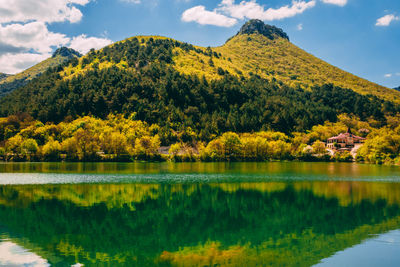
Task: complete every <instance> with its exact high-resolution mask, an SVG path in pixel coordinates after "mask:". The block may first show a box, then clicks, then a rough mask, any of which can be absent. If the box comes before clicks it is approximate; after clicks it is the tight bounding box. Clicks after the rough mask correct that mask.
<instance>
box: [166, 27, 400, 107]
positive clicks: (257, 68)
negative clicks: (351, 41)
mask: <svg viewBox="0 0 400 267" xmlns="http://www.w3.org/2000/svg"><path fill="white" fill-rule="evenodd" d="M248 25H252V26H253V27H251V26H248ZM271 28H272V30H271ZM260 33H261V34H260ZM213 50H214V51H215V52H216V53H218V54H220V55H221V56H220V57H218V58H213V62H214V65H215V68H210V67H209V66H207V65H208V64H207V62H208V60H207V61H205V60H204V59H205V58H204V56H202V55H201V54H199V53H196V52H191V53H180V54H179V56H177V57H176V58H174V61H175V62H176V63H177V64H176V67H177V69H178V70H179V71H180V72H182V73H187V74H189V73H191V74H198V75H205V76H206V77H208V78H218V77H220V76H218V75H217V71H216V69H217V68H218V67H222V68H224V69H226V70H228V71H229V72H230V73H232V74H238V73H239V74H242V73H243V75H244V76H249V75H250V73H254V74H257V75H259V76H261V77H263V78H266V79H268V80H270V81H271V80H272V79H276V80H278V81H281V82H283V83H284V84H286V85H288V86H291V87H301V88H303V89H309V88H311V87H312V86H314V85H323V84H327V83H332V84H334V85H336V86H339V87H342V88H349V89H352V90H354V91H355V92H357V93H360V94H364V95H365V94H372V95H375V96H377V97H379V98H381V99H385V100H389V101H395V102H398V103H400V93H399V92H397V91H395V90H393V89H389V88H386V87H383V86H380V85H378V84H375V83H372V82H369V81H367V80H365V79H362V78H359V77H357V76H355V75H353V74H351V73H348V72H345V71H343V70H341V69H339V68H337V67H334V66H332V65H330V64H328V63H326V62H324V61H323V60H321V59H319V58H317V57H315V56H313V55H311V54H309V53H307V52H305V51H304V50H302V49H300V48H299V47H297V46H295V45H294V44H292V43H291V42H290V41H289V38H288V37H287V35H286V34H285V33H284V32H283V31H282V30H280V29H277V28H275V27H273V26H272V27H271V26H268V25H264V23H263V22H261V21H257V20H253V21H249V22H247V23H246V24H245V25H244V26H243V27H242V29H241V30H240V32H239V33H238V34H237V35H236V36H234V37H233V38H231V39H229V40H228V41H227V42H226V43H225V44H224V45H222V46H220V47H216V48H213ZM198 58H200V59H202V60H203V62H204V63H203V62H199V60H198ZM196 59H197V60H196Z"/></svg>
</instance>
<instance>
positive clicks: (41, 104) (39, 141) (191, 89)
mask: <svg viewBox="0 0 400 267" xmlns="http://www.w3.org/2000/svg"><path fill="white" fill-rule="evenodd" d="M175 48H179V49H180V51H186V52H190V51H192V52H196V53H198V54H202V55H204V56H206V57H207V58H209V60H208V62H207V63H206V64H208V65H210V66H213V64H214V63H213V59H214V60H215V59H218V58H220V57H222V55H221V54H220V53H217V52H215V51H213V49H211V48H207V49H201V48H196V47H194V46H192V45H190V44H186V43H181V42H177V41H174V40H171V39H162V38H157V39H153V38H151V37H150V38H130V39H127V40H125V41H123V42H119V43H115V44H113V45H111V46H108V47H105V48H104V49H102V50H99V51H95V50H91V51H90V52H89V53H88V55H87V56H85V57H83V58H80V59H78V58H76V57H75V58H72V59H71V60H69V61H68V62H66V63H64V64H62V65H59V66H58V67H56V68H50V69H48V70H47V71H46V72H45V73H44V74H42V75H41V76H40V77H38V78H36V79H34V80H33V81H31V82H30V83H28V84H27V85H26V86H24V87H22V88H19V89H18V90H16V91H14V92H12V93H10V94H8V95H7V96H5V97H3V98H1V99H0V116H3V118H1V119H0V157H1V158H2V159H3V160H45V161H58V160H71V161H77V160H79V161H99V160H104V161H131V160H166V159H170V160H175V161H193V160H204V161H217V160H235V161H264V160H294V159H297V160H337V161H351V160H352V159H353V158H352V157H351V156H350V155H349V154H348V153H347V154H346V153H338V154H337V155H336V156H335V157H331V156H329V155H327V152H326V151H325V150H324V149H323V148H322V147H323V142H325V141H326V139H327V138H329V137H331V136H333V135H337V134H339V133H340V132H344V131H346V129H347V127H351V128H353V129H354V131H356V133H357V134H359V135H363V136H364V137H366V136H367V135H368V141H367V143H366V145H365V146H364V147H363V148H362V149H361V150H360V152H359V154H358V157H357V159H358V160H359V161H367V162H374V163H390V164H393V163H399V161H400V160H399V145H397V144H398V142H397V139H396V138H398V136H399V134H400V128H399V115H398V114H399V112H400V106H399V105H398V104H395V103H393V102H390V101H387V100H383V99H380V98H378V97H376V96H373V95H362V94H359V93H356V92H354V91H352V90H350V89H345V88H341V87H338V86H334V85H332V84H325V85H321V86H317V85H315V86H314V87H312V88H309V89H304V88H302V87H300V86H298V87H297V88H292V87H289V86H287V85H285V84H283V83H282V82H280V81H277V80H275V79H272V80H269V79H267V78H263V77H261V76H259V75H258V74H254V73H250V74H249V76H246V75H244V74H243V73H242V74H241V73H230V72H229V71H228V70H225V69H223V68H221V67H218V71H217V73H218V75H219V76H220V78H219V79H214V80H212V79H211V80H210V79H206V78H205V77H204V76H203V77H199V76H198V75H192V74H183V73H181V72H178V71H177V70H176V69H175V68H174V60H173V58H174V57H175V56H176V53H179V52H178V51H177V50H176V49H175ZM110 62H112V63H113V64H111V65H110V64H109V63H110ZM346 114H347V115H346ZM346 118H347V119H346ZM358 125H362V127H361V126H360V127H359V126H358ZM320 127H325V128H324V131H325V132H319V129H320ZM360 130H362V131H360ZM328 134H329V135H328ZM396 142H397V143H396Z"/></svg>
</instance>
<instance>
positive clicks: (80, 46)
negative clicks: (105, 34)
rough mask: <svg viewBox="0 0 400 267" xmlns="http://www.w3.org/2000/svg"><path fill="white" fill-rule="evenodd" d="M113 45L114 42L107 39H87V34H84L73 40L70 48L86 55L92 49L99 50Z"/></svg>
mask: <svg viewBox="0 0 400 267" xmlns="http://www.w3.org/2000/svg"><path fill="white" fill-rule="evenodd" d="M111 43H112V41H111V40H110V39H107V38H97V37H87V36H86V35H85V34H82V35H79V36H76V37H74V38H72V40H71V43H70V45H69V47H71V48H73V49H75V50H77V51H79V52H80V53H82V54H86V53H87V52H89V50H90V49H91V48H94V49H99V48H103V47H104V46H107V45H109V44H111Z"/></svg>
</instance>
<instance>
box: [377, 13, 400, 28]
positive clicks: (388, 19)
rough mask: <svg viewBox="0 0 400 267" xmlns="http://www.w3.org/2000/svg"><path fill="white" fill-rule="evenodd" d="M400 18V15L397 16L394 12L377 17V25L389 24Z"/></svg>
mask: <svg viewBox="0 0 400 267" xmlns="http://www.w3.org/2000/svg"><path fill="white" fill-rule="evenodd" d="M396 20H400V17H398V16H395V15H393V14H390V15H386V16H383V17H381V18H379V19H377V21H376V23H375V25H376V26H389V25H390V23H392V21H396Z"/></svg>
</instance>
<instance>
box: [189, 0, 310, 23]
mask: <svg viewBox="0 0 400 267" xmlns="http://www.w3.org/2000/svg"><path fill="white" fill-rule="evenodd" d="M315 5H316V0H308V1H307V0H293V1H292V2H291V4H289V5H285V6H281V7H278V8H268V9H266V8H265V7H264V6H263V5H260V4H258V3H257V1H256V0H248V1H246V0H244V1H241V2H240V3H238V4H236V3H235V0H222V1H221V3H220V4H219V5H218V6H217V7H216V8H215V9H213V10H212V11H209V10H206V8H205V6H202V5H199V6H195V7H192V8H189V9H187V10H186V11H184V12H183V14H182V17H181V19H182V21H184V22H197V23H199V24H202V25H206V24H208V25H215V26H221V27H231V26H233V25H235V24H236V23H237V22H238V20H244V19H260V20H264V21H273V20H281V19H285V18H289V17H293V16H296V15H298V14H301V13H303V12H304V11H306V10H307V9H310V8H312V7H314V6H315Z"/></svg>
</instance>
